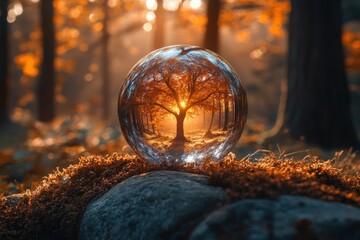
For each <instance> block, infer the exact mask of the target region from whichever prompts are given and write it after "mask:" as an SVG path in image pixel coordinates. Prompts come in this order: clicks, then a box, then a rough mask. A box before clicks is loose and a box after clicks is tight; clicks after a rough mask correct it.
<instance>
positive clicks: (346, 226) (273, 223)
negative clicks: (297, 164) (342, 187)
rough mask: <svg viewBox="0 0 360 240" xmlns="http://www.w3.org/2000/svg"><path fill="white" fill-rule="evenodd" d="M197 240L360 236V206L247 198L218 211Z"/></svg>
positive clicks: (202, 226)
mask: <svg viewBox="0 0 360 240" xmlns="http://www.w3.org/2000/svg"><path fill="white" fill-rule="evenodd" d="M190 239H191V240H195V239H207V240H208V239H210V240H211V239H228V240H231V239H244V240H246V239H251V240H255V239H259V240H260V239H280V240H282V239H354V240H355V239H356V240H358V239H360V209H359V208H356V207H351V206H348V205H344V204H340V203H330V202H324V201H320V200H314V199H310V198H306V197H300V196H282V197H279V198H278V199H276V200H261V199H259V200H245V201H240V202H237V203H234V204H231V205H227V206H225V207H223V208H220V209H218V210H217V211H214V212H213V213H212V214H210V215H209V216H208V217H207V218H206V219H205V220H204V221H203V222H202V223H200V224H199V225H198V226H197V227H196V228H195V229H194V231H193V232H192V235H191V237H190Z"/></svg>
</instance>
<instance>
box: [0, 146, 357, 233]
mask: <svg viewBox="0 0 360 240" xmlns="http://www.w3.org/2000/svg"><path fill="white" fill-rule="evenodd" d="M157 170H175V171H182V172H189V173H198V174H204V175H206V176H208V177H209V180H210V184H212V185H214V186H219V187H222V188H224V189H225V190H226V192H227V196H228V202H233V201H237V200H241V199H248V198H270V199H271V198H276V197H277V196H279V195H282V194H290V195H303V196H308V197H312V198H317V199H321V200H325V201H336V202H342V203H347V204H351V205H355V206H360V175H359V174H358V175H355V176H345V175H343V174H342V173H341V170H339V169H336V168H334V167H332V165H331V163H330V162H320V161H318V160H316V159H313V160H312V161H310V162H305V161H292V160H290V159H281V160H279V159H278V158H277V157H276V156H275V155H274V154H269V155H267V156H265V157H263V158H262V159H260V160H258V161H257V162H251V161H249V160H246V159H243V160H241V161H237V160H236V159H235V157H234V155H231V154H230V155H229V156H228V157H226V158H224V159H223V160H222V161H220V162H218V163H215V162H212V161H204V162H203V163H202V164H201V167H196V166H195V165H181V164H173V165H168V164H165V163H164V164H151V163H147V162H145V161H144V160H142V159H141V158H138V157H135V156H129V155H127V156H122V155H120V154H117V153H114V154H111V155H107V156H105V157H102V156H89V157H83V158H81V159H80V162H79V164H76V165H72V166H70V167H68V168H66V169H64V170H61V171H60V170H57V171H55V172H54V173H52V174H50V175H49V176H47V177H45V178H44V180H43V181H42V182H41V183H39V185H38V186H37V187H36V188H34V189H33V190H31V191H30V190H28V191H26V192H25V193H23V194H19V195H13V196H12V197H11V198H6V197H1V199H0V239H24V238H26V239H32V238H33V239H35V238H36V239H64V238H67V239H73V238H76V236H77V232H78V226H79V222H80V219H81V216H82V213H83V211H84V209H85V208H86V206H87V204H88V203H89V202H90V201H92V200H93V199H96V198H98V197H100V196H101V195H102V194H104V193H105V192H106V191H108V190H109V189H110V188H111V187H113V186H114V185H116V184H118V183H119V182H121V181H123V180H125V179H127V178H129V177H131V176H134V175H138V174H141V173H146V172H149V171H157Z"/></svg>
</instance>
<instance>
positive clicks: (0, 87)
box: [0, 0, 9, 125]
mask: <svg viewBox="0 0 360 240" xmlns="http://www.w3.org/2000/svg"><path fill="white" fill-rule="evenodd" d="M7 11H8V0H3V1H1V3H0V49H1V55H0V125H2V124H3V123H4V122H6V121H7V120H8V89H9V86H8V85H9V84H8V67H9V60H8V51H9V45H8V22H7Z"/></svg>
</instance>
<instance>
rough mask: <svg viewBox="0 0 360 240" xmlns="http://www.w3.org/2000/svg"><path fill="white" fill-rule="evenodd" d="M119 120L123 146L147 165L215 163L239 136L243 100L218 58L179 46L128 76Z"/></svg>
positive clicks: (243, 117) (230, 70)
mask: <svg viewBox="0 0 360 240" xmlns="http://www.w3.org/2000/svg"><path fill="white" fill-rule="evenodd" d="M118 116H119V121H120V126H121V130H122V133H123V135H124V137H125V139H126V141H127V142H128V144H129V145H130V146H131V147H132V149H133V150H134V151H135V152H136V153H137V154H138V155H140V156H141V157H142V158H143V159H145V160H147V161H150V162H155V163H160V162H168V163H172V162H180V163H198V162H200V161H201V160H203V159H209V158H210V159H213V160H215V161H218V160H220V159H221V158H223V157H225V156H226V155H227V154H228V153H229V152H230V150H231V148H232V147H233V146H234V145H235V144H236V143H237V141H238V140H239V138H240V136H241V133H242V131H243V129H244V125H245V122H246V117H247V98H246V93H245V90H244V88H243V86H242V83H241V81H240V80H239V77H238V76H237V74H236V72H235V70H234V69H233V68H232V67H231V66H230V64H229V63H227V62H226V61H225V60H224V59H223V58H222V57H220V56H219V55H217V54H215V53H213V52H211V51H209V50H206V49H204V48H199V47H195V46H184V45H177V46H170V47H165V48H161V49H158V50H155V51H153V52H151V53H150V54H148V55H146V56H145V57H144V58H142V59H141V60H140V61H139V62H138V63H136V64H135V66H134V67H133V68H132V69H131V70H130V72H129V73H128V75H127V76H126V78H125V80H124V82H123V84H122V87H121V90H120V94H119V102H118Z"/></svg>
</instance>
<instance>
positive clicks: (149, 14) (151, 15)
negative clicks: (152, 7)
mask: <svg viewBox="0 0 360 240" xmlns="http://www.w3.org/2000/svg"><path fill="white" fill-rule="evenodd" d="M145 18H146V21H148V22H152V21H154V20H155V18H156V15H155V13H154V12H153V11H148V12H146V15H145Z"/></svg>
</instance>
